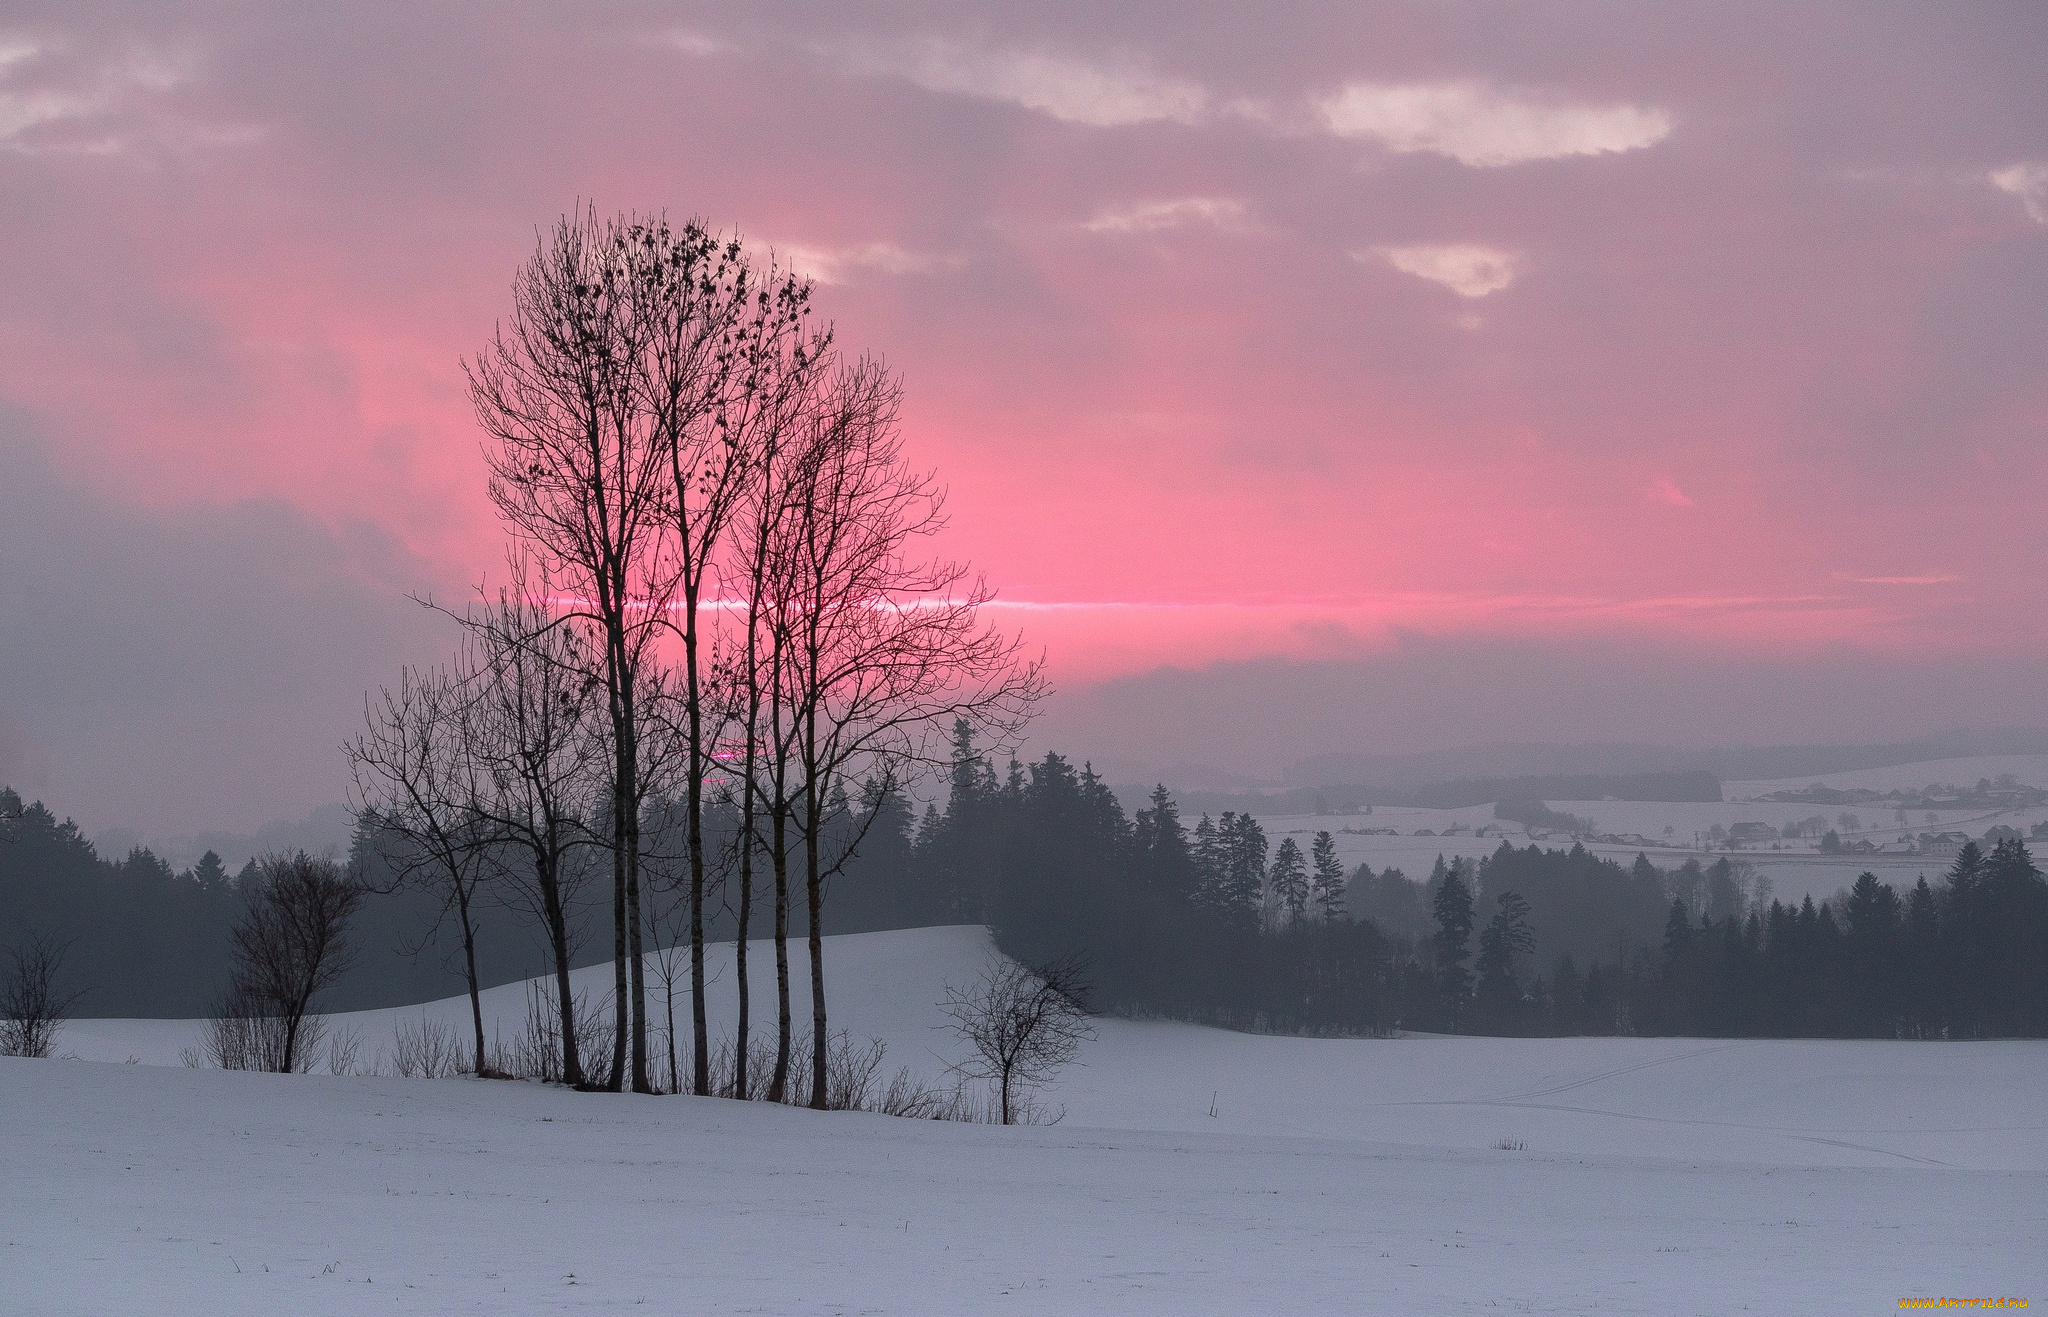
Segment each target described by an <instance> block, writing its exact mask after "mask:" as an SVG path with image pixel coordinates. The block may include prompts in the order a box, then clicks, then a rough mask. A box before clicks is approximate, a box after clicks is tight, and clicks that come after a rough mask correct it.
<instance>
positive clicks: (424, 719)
mask: <svg viewBox="0 0 2048 1317" xmlns="http://www.w3.org/2000/svg"><path fill="white" fill-rule="evenodd" d="M466 369H467V371H468V378H469V383H470V392H471V397H472V400H473V402H474V404H475V408H476V414H477V417H478V419H479V421H480V423H481V425H482V427H483V430H484V432H485V434H486V436H487V442H486V457H487V460H488V463H489V467H490V473H491V480H490V494H491V498H492V500H493V502H494V503H495V505H496V507H497V509H498V511H499V513H500V514H501V516H502V518H503V520H504V523H505V525H506V527H507V528H508V530H509V531H510V533H511V536H512V540H513V549H512V552H511V554H510V563H511V567H510V572H509V579H508V580H507V582H506V583H505V585H504V587H503V588H502V589H500V590H498V591H496V592H495V593H494V594H492V595H490V596H488V597H487V598H485V599H484V600H483V601H481V602H480V603H479V604H478V605H477V606H475V607H473V608H471V609H469V610H467V611H466V612H465V613H464V614H463V615H462V617H461V620H462V622H463V623H464V626H465V635H466V642H465V645H464V647H463V650H462V653H461V655H460V656H459V657H458V659H457V660H456V661H455V662H454V663H453V664H452V665H451V666H449V667H445V668H442V669H438V670H435V671H431V672H408V673H406V674H405V675H404V677H403V678H402V680H401V682H400V684H399V687H398V689H397V690H396V691H395V692H392V691H386V692H384V693H383V694H382V696H381V697H380V698H378V699H375V700H373V701H372V702H371V705H370V708H369V716H368V725H367V727H366V729H365V731H364V732H363V733H362V734H361V735H360V736H358V737H357V738H356V740H355V741H354V742H353V743H352V744H351V745H350V747H349V754H350V757H351V762H352V764H353V766H354V769H355V778H356V783H357V788H358V802H357V803H358V805H359V807H360V808H361V809H362V810H363V811H364V812H365V813H366V814H369V815H373V816H374V819H375V821H376V823H377V824H378V825H379V826H380V829H381V832H382V835H384V836H386V837H388V838H392V839H395V845H394V849H395V850H396V851H398V852H400V854H398V855H395V856H394V857H393V858H394V870H395V872H397V873H398V874H399V875H400V877H401V878H405V879H411V880H414V881H423V882H431V883H433V884H435V885H436V887H437V888H438V890H440V891H442V892H443V893H444V894H445V895H446V897H447V902H448V910H449V913H450V914H451V915H452V916H453V917H454V918H455V919H457V920H458V921H459V922H460V924H461V931H462V934H463V942H464V946H465V949H466V950H467V951H468V953H469V964H468V966H467V969H468V973H469V980H470V991H471V998H472V1003H473V1012H472V1013H473V1015H474V1017H475V1024H476V1031H475V1032H476V1037H475V1040H474V1041H475V1046H476V1053H477V1068H478V1069H479V1071H483V1070H484V1068H485V1048H484V1039H483V1028H482V1014H481V1009H480V1006H477V1005H476V1004H475V1003H476V997H477V989H478V979H477V971H476V966H475V963H474V924H473V919H474V910H475V907H474V902H475V899H476V894H477V892H478V891H479V890H480V885H488V886H490V887H492V888H493V889H494V890H495V891H497V892H499V893H502V894H510V896H511V899H512V901H513V903H515V904H516V905H518V906H520V907H521V908H523V909H525V910H527V911H529V912H530V913H531V914H532V915H533V916H534V917H535V918H536V919H537V920H538V922H539V923H540V925H541V926H542V928H543V929H544V932H545V939H546V941H547V944H548V945H549V947H550V949H551V952H552V957H553V963H554V971H555V992H554V993H553V996H554V999H555V1001H556V1002H557V1003H558V1005H559V1009H560V1011H561V1019H560V1021H559V1022H558V1026H557V1034H556V1036H557V1037H558V1038H559V1039H560V1046H561V1048H562V1049H563V1055H562V1057H561V1069H562V1074H563V1075H564V1077H565V1079H567V1081H568V1082H570V1083H574V1084H578V1085H581V1086H585V1087H593V1088H596V1087H602V1088H607V1089H610V1090H612V1091H618V1090H621V1089H623V1088H625V1087H627V1086H630V1087H631V1088H632V1089H633V1090H634V1091H636V1092H647V1091H652V1088H653V1081H654V1078H655V1073H654V1071H653V1070H652V1068H651V1067H650V1059H649V1054H648V1049H649V1033H650V1030H649V1021H648V985H647V983H646V981H645V970H644V966H645V962H646V959H647V954H646V953H647V952H648V950H649V945H648V944H649V940H650V906H651V902H652V901H653V899H654V898H655V897H656V896H658V895H666V896H668V897H670V898H672V902H673V904H674V905H675V907H676V908H677V909H678V910H679V911H680V914H681V918H680V919H679V926H678V927H677V928H676V929H675V930H674V940H675V941H676V942H678V943H680V942H681V941H682V940H684V939H685V938H686V940H687V943H688V960H687V982H688V992H687V996H688V1001H689V1007H690V1050H689V1054H688V1062H687V1067H686V1069H687V1077H686V1078H684V1077H682V1076H677V1079H678V1081H679V1082H678V1085H677V1086H678V1087H684V1088H687V1090H688V1091H690V1092H694V1093H698V1094H708V1093H710V1092H712V1091H713V1081H712V1071H713V1066H712V1050H713V1049H712V1040H711V1038H710V1035H709V1028H708V1019H707V1014H706V1007H705V986H706V985H705V959H704V952H705V945H704V944H705V928H706V919H707V913H715V912H716V911H717V909H718V907H719V903H721V902H723V903H724V905H725V907H726V908H728V909H730V910H731V911H732V913H733V915H734V916H735V918H736V920H737V925H738V927H737V933H738V942H737V947H738V950H737V956H738V965H737V967H736V968H737V970H738V973H737V988H738V992H739V1017H738V1025H737V1031H736V1036H735V1037H734V1038H733V1039H732V1041H731V1054H732V1055H735V1056H738V1057H747V1056H750V1055H752V1054H753V1051H754V1048H755V1046H756V1044H755V1043H754V1041H753V1039H752V1037H751V1034H752V1030H753V1028H754V1024H753V1020H754V1003H753V1002H752V1000H751V993H750V990H749V988H750V980H749V976H748V973H747V964H746V947H747V940H748V938H749V937H750V936H751V935H754V934H756V933H757V932H758V931H759V930H758V928H757V924H758V922H759V920H760V915H761V912H760V911H759V910H758V909H757V899H764V900H766V901H768V903H769V906H770V909H769V912H768V922H769V923H770V926H771V928H772V936H773V942H774V947H775V957H776V983H777V994H776V996H777V1000H776V1052H775V1060H774V1064H773V1066H772V1067H771V1068H770V1069H769V1073H768V1077H767V1085H768V1091H767V1092H765V1093H760V1094H756V1093H754V1092H751V1091H749V1088H750V1086H751V1083H750V1074H749V1071H750V1069H751V1068H750V1067H749V1066H746V1065H740V1066H736V1067H733V1069H732V1071H731V1074H732V1076H733V1078H732V1079H731V1080H729V1081H728V1086H729V1087H730V1089H732V1090H733V1092H732V1095H733V1096H738V1097H753V1096H761V1097H767V1098H771V1099H774V1100H788V1098H789V1097H790V1096H791V1095H792V1093H801V1092H802V1091H803V1090H801V1089H796V1088H794V1085H795V1084H796V1083H797V1082H798V1076H797V1069H798V1067H799V1066H804V1065H805V1064H806V1062H807V1063H808V1064H807V1069H808V1071H809V1074H808V1080H809V1084H808V1087H809V1095H810V1096H809V1101H810V1103H811V1105H813V1106H825V1105H828V1104H829V1097H830V1075H829V1073H828V1072H829V1070H830V1058H829V1055H828V1052H829V1040H830V1039H831V1037H832V1034H831V1032H830V1030H829V1029H828V1027H827V1010H826V982H825V974H824V957H823V948H822V943H821V940H820V939H821V935H822V930H823V927H824V918H825V910H824V905H825V897H826V893H827V890H828V886H829V882H830V879H831V878H832V876H833V875H834V873H835V872H836V871H837V870H838V869H839V868H840V867H841V866H843V865H844V863H845V862H846V860H847V858H848V856H849V854H850V852H851V850H852V848H853V847H856V846H857V845H858V844H859V841H860V837H861V833H862V831H863V828H864V826H865V820H864V819H862V818H861V817H860V807H859V806H858V805H856V804H852V803H850V802H852V801H853V800H855V799H857V798H858V797H859V793H853V792H849V791H848V790H847V785H848V784H849V783H860V782H866V783H877V782H889V783H898V782H902V781H905V780H906V779H908V778H912V777H915V776H917V775H919V774H920V773H922V772H923V770H924V769H925V767H926V766H927V765H929V764H932V763H936V762H938V761H940V760H941V759H942V758H943V755H944V748H945V742H944V739H943V734H944V733H947V732H950V730H951V727H952V725H953V723H954V721H955V720H956V719H961V718H964V719H967V720H969V722H971V723H972V724H974V725H976V726H978V727H980V728H982V729H984V730H986V731H989V732H992V733H994V734H995V736H996V737H997V739H1001V738H1002V736H1004V735H1005V734H1007V733H1010V732H1012V731H1014V730H1015V729H1016V728H1017V727H1019V726H1020V725H1021V724H1022V722H1023V720H1024V718H1025V717H1027V716H1028V714H1029V712H1030V709H1031V706H1032V705H1033V703H1034V702H1035V700H1036V699H1037V698H1038V696H1039V694H1040V693H1041V689H1042V684H1043V683H1042V675H1041V670H1040V668H1039V666H1038V665H1037V664H1036V663H1031V662H1025V661H1022V659H1021V657H1020V654H1019V651H1018V647H1017V644H1016V642H1015V640H1014V639H1013V638H1011V637H1008V636H1005V635H1003V634H1002V633H1000V632H998V631H996V630H994V629H993V628H991V627H990V626H988V625H987V624H986V623H985V621H984V620H983V618H982V615H981V608H982V605H984V604H985V603H986V602H987V600H988V597H989V596H988V592H987V590H986V588H985V587H984V586H983V584H982V583H981V581H980V580H978V579H977V578H974V577H972V576H971V575H970V574H969V573H968V571H967V570H966V569H965V568H964V567H962V566H960V565H959V564H956V563H952V562H949V561H946V560H944V559H943V558H941V557H939V556H937V554H936V553H935V552H934V551H933V537H934V536H935V535H936V534H937V532H938V531H939V530H940V529H941V527H942V525H943V518H942V513H941V505H942V499H941V496H940V494H939V492H938V490H937V488H936V487H935V486H934V484H933V482H932V481H931V479H930V478H929V477H928V476H926V475H924V474H922V473H920V472H917V471H915V470H913V469H912V468H910V467H909V466H908V465H907V463H906V461H905V458H904V454H903V451H902V446H901V441H900V438H899V434H898V429H897V423H896V422H897V406H898V402H899V399H900V395H901V385H900V383H899V381H898V379H897V377H896V376H895V375H894V373H893V372H892V371H890V370H889V369H888V368H887V367H886V366H884V365H883V364H882V363H881V362H879V361H876V360H873V359H869V358H849V357H848V356H846V355H845V354H844V353H843V352H842V351H841V350H840V348H839V347H838V345H837V344H836V343H835V341H834V336H833V333H832V331H831V330H830V328H829V327H822V326H820V325H818V324H817V323H815V322H814V320H813V318H812V309H811V287H810V284H809V282H808V281H807V280H805V279H803V278H801V277H799V276H797V275H796V274H794V273H793V272H791V271H789V270H786V269H783V268H781V267H779V266H778V265H777V264H776V263H775V261H774V260H773V258H772V257H767V258H762V257H758V256H756V255H755V254H754V253H751V252H749V251H748V250H747V249H746V248H744V247H743V245H742V244H741V243H740V241H739V240H738V239H737V238H721V237H718V236H717V235H714V234H712V233H710V232H709V231H707V230H706V229H705V228H704V227H703V226H702V225H700V224H697V223H694V222H693V223H689V224H685V225H682V226H681V227H672V226H671V225H670V224H669V223H668V222H667V221H666V220H664V219H661V218H645V219H643V218H636V217H631V216H623V217H618V218H613V219H600V218H599V217H598V216H597V215H596V214H595V212H590V211H586V212H585V213H582V214H580V215H575V216H571V217H568V218H565V219H564V220H562V221H561V222H560V223H559V224H557V225H556V226H555V228H554V229H553V230H552V232H551V233H549V234H547V235H546V236H545V237H544V238H543V239H542V240H541V241H540V243H539V244H538V245H537V247H536V250H535V252H534V254H533V256H532V258H531V259H530V260H529V261H528V262H527V263H526V264H525V266H524V267H523V268H522V269H521V270H520V272H519V274H518V276H517V277H516V279H515V281H514V286H513V309H512V313H511V315H510V317H509V319H508V320H507V321H506V322H504V323H503V324H501V326H500V327H499V329H498V331H497V332H496V334H495V335H494V336H493V338H492V340H491V341H490V343H489V344H488V345H487V346H486V347H485V349H484V351H483V352H482V353H480V354H479V355H478V356H477V357H476V358H475V359H474V360H472V361H469V362H467V363H466ZM711 807H719V808H723V809H726V810H728V811H730V813H731V814H732V815H733V817H735V818H736V819H737V820H738V824H737V827H736V829H734V828H728V829H721V830H720V832H719V836H720V837H721V838H722V837H724V836H726V835H728V834H729V835H730V836H731V837H732V840H731V841H730V842H726V841H723V840H720V841H716V842H714V841H713V840H712V839H711V838H710V834H709V833H708V832H707V829H706V827H705V816H706V811H707V808H711ZM655 813H659V814H661V815H662V816H663V817H664V818H666V819H669V820H672V821H673V822H674V824H675V825H676V826H674V827H670V828H663V829H661V830H659V831H660V833H661V836H662V837H663V838H666V837H669V836H671V835H675V836H678V837H679V844H678V845H670V844H668V843H667V842H666V841H665V840H664V841H659V842H657V841H655V840H653V839H651V837H650V835H648V834H649V833H650V829H648V827H647V820H648V819H649V818H650V817H651V816H652V815H654V814H655ZM670 852H675V853H670ZM607 872H608V874H609V878H610V883H609V887H610V898H611V913H612V920H611V924H612V941H613V947H612V953H613V954H612V961H613V980H614V982H613V994H612V1000H613V1003H614V1012H613V1037H612V1045H611V1047H610V1048H609V1049H608V1051H609V1064H608V1066H607V1067H606V1070H607V1073H605V1074H603V1075H596V1074H589V1073H586V1071H585V1068H584V1065H583V1060H584V1058H582V1057H580V1056H579V1055H578V1053H577V1047H576V1042H575V1039H576V1036H577V1032H578V1031H577V1028H576V1021H575V1019H574V1018H573V1015H572V1007H571V1002H572V1000H573V999H572V995H571V992H570V990H569V981H568V970H569V966H570V957H571V954H572V952H573V948H572V946H571V945H570V937H569V926H570V925H569V920H568V917H567V913H566V911H567V908H568V905H569V902H570V899H571V897H572V895H573V893H574V891H575V890H576V888H577V887H578V885H579V884H583V883H586V882H602V880H603V878H604V876H605V875H606V873H607ZM793 900H801V901H802V902H803V903H804V904H803V907H802V909H803V911H804V913H805V915H806V916H807V920H806V922H807V926H808V946H807V948H806V951H807V954H808V959H809V968H810V982H811V1000H810V1003H809V1015H810V1018H809V1021H808V1024H807V1026H804V1027H801V1028H800V1026H799V1021H798V1019H797V1015H796V1011H795V1009H794V1008H793V1005H792V1003H791V1000H790V981H791V975H790V959H789V958H790V949H789V941H790V932H791V926H792V919H791V914H792V904H791V903H792V901H793ZM654 940H655V941H657V942H659V941H660V938H659V935H658V932H657V933H656V935H655V937H654ZM671 982H673V980H671ZM672 997H673V994H672V993H671V1000H672ZM668 1033H669V1037H670V1046H671V1049H673V1048H674V1046H675V1034H676V1030H675V1028H673V1027H671V1028H670V1029H669V1031H668ZM800 1037H801V1038H806V1039H808V1040H809V1047H808V1049H807V1050H808V1052H809V1055H808V1057H802V1058H799V1057H797V1056H795V1055H794V1054H793V1053H794V1050H795V1048H796V1046H797V1044H798V1042H799V1039H800ZM677 1068H678V1066H677V1061H676V1059H674V1057H673V1051H672V1053H671V1063H670V1069H671V1072H672V1073H673V1072H674V1071H675V1070H676V1069H677Z"/></svg>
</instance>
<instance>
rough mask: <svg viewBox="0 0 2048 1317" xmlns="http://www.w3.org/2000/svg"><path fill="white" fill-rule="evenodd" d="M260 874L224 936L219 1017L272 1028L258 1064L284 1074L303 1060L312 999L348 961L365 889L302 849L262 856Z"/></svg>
mask: <svg viewBox="0 0 2048 1317" xmlns="http://www.w3.org/2000/svg"><path fill="white" fill-rule="evenodd" d="M258 873H259V874H260V876H261V881H260V885H259V887H258V888H257V890H256V891H255V892H253V893H251V894H250V898H249V904H248V907H247V908H246V909H245V910H244V911H243V912H242V916H241V918H239V919H238V920H236V921H235V924H234V927H233V928H232V929H230V930H229V948H230V950H231V951H232V952H233V955H234V961H235V967H234V973H233V976H232V977H231V978H230V980H229V987H228V998H227V1002H226V1003H225V1005H224V1008H223V1010H222V1012H221V1017H222V1018H223V1019H226V1020H243V1021H257V1020H261V1021H268V1022H270V1024H271V1026H272V1027H273V1028H274V1030H275V1034H274V1037H275V1046H274V1048H271V1049H266V1050H265V1054H264V1055H263V1056H262V1057H261V1064H262V1066H263V1068H264V1069H271V1070H276V1071H277V1072H278V1073H280V1074H290V1073H292V1072H293V1071H294V1070H296V1069H297V1068H298V1067H299V1063H300V1061H301V1059H302V1057H301V1053H300V1047H301V1044H302V1042H304V1040H305V1038H306V1036H307V1033H308V1031H307V1028H306V1025H307V1021H308V1017H309V1016H310V1015H311V1013H312V1008H313V1001H314V999H315V998H316V997H318V996H319V995H320V993H321V992H323V991H325V990H326V989H327V988H328V987H330V986H332V984H333V983H334V980H335V979H336V978H338V977H340V975H341V973H342V971H344V970H346V969H347V968H348V966H349V964H350V962H351V960H352V959H353V952H352V950H351V948H350V947H349V945H348V941H347V934H348V924H349V921H350V920H351V919H353V918H354V917H355V914H356V912H357V911H358V910H359V909H360V908H361V907H362V903H363V889H362V887H360V886H359V885H357V884H356V883H355V882H354V881H353V880H351V879H350V878H349V877H348V876H347V875H346V874H344V873H343V872H342V871H341V867H340V866H339V865H337V864H335V863H334V862H333V861H332V860H316V859H314V858H313V857H312V856H310V855H308V854H306V853H305V852H304V851H297V852H295V853H293V854H289V855H271V856H267V857H265V858H264V859H263V860H262V861H261V862H260V863H259V865H258Z"/></svg>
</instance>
